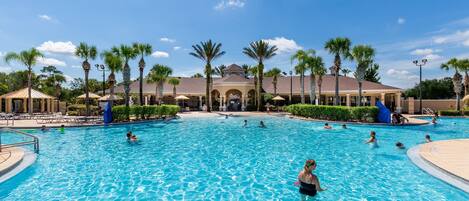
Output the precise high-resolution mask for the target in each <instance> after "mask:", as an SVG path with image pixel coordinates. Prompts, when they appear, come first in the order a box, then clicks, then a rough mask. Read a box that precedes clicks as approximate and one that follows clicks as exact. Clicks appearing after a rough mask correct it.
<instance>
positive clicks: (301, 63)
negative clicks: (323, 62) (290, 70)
mask: <svg viewBox="0 0 469 201" xmlns="http://www.w3.org/2000/svg"><path fill="white" fill-rule="evenodd" d="M315 54H316V51H314V50H312V49H310V50H298V51H296V53H295V54H294V55H292V56H291V58H290V62H291V63H293V61H294V60H297V61H298V64H297V65H296V66H295V73H296V74H299V75H300V96H301V103H302V104H304V103H305V72H306V70H307V69H308V68H309V66H308V62H307V60H308V59H310V58H311V57H314V56H315ZM311 98H312V97H310V99H311Z"/></svg>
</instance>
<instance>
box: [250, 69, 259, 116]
mask: <svg viewBox="0 0 469 201" xmlns="http://www.w3.org/2000/svg"><path fill="white" fill-rule="evenodd" d="M257 70H258V68H257V66H251V67H249V70H248V72H249V74H251V75H252V77H253V80H254V89H256V90H257V85H258V84H259V77H257V76H258V74H257ZM254 104H255V105H256V107H257V91H256V93H254Z"/></svg>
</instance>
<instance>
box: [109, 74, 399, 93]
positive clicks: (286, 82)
mask: <svg viewBox="0 0 469 201" xmlns="http://www.w3.org/2000/svg"><path fill="white" fill-rule="evenodd" d="M179 79H180V83H179V85H177V86H176V91H177V94H184V95H188V96H190V95H203V94H205V85H206V80H205V78H203V77H202V78H189V77H181V78H179ZM322 79H323V82H322V89H321V91H322V93H333V92H334V91H335V78H334V76H332V75H325V76H323V78H322ZM168 80H169V79H168ZM292 81H293V82H292V84H293V85H292V89H293V90H292V91H293V94H299V93H300V77H299V76H293V77H292ZM309 81H310V77H309V76H306V77H305V93H307V92H309V86H310V83H309ZM316 81H317V79H316ZM143 83H144V84H143V93H145V94H155V93H156V84H155V83H147V82H146V80H144V81H143ZM213 83H214V86H216V85H220V84H223V83H230V84H233V83H239V84H253V85H254V79H253V78H245V77H244V76H239V75H231V76H226V77H223V78H213ZM362 83H363V84H362V89H363V92H378V91H379V92H386V91H394V92H397V91H401V90H402V89H400V88H397V87H392V86H388V85H384V84H380V83H374V82H369V81H363V82H362ZM262 85H263V89H264V90H265V91H266V92H267V93H273V92H274V86H273V84H272V77H264V80H263V82H262ZM130 88H131V91H130V93H133V94H138V93H139V83H138V80H137V81H134V82H132V84H131V85H130ZM316 90H318V88H317V87H316ZM339 90H340V92H341V93H348V92H352V93H353V92H356V91H357V90H358V83H357V80H356V79H355V78H352V77H344V76H339ZM115 92H116V93H123V92H124V90H123V86H122V85H119V86H116V88H115ZM172 93H173V86H172V85H170V84H168V83H164V86H163V94H165V95H171V94H172ZM277 93H279V94H285V95H286V94H289V93H290V77H289V76H288V77H278V79H277Z"/></svg>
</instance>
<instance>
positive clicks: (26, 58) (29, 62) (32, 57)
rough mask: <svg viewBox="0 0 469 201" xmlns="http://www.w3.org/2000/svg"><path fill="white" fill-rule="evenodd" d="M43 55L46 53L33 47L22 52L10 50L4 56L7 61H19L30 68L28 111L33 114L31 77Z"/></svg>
mask: <svg viewBox="0 0 469 201" xmlns="http://www.w3.org/2000/svg"><path fill="white" fill-rule="evenodd" d="M42 57H44V55H43V54H42V53H41V52H39V51H38V50H36V49H35V48H31V49H29V50H24V51H21V52H20V53H15V52H8V53H7V54H6V55H5V58H4V60H5V62H6V63H10V62H11V61H17V62H18V63H21V64H23V65H25V66H26V67H27V68H28V113H29V114H30V115H32V114H33V99H32V98H31V88H32V83H31V77H32V74H33V66H35V65H36V63H37V60H38V59H39V58H42Z"/></svg>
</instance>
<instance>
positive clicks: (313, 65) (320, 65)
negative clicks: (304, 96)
mask: <svg viewBox="0 0 469 201" xmlns="http://www.w3.org/2000/svg"><path fill="white" fill-rule="evenodd" d="M307 63H308V67H309V68H308V70H309V71H310V72H311V73H310V78H309V81H310V82H309V89H310V90H309V97H310V103H311V104H315V103H316V104H317V103H318V101H317V97H316V76H318V75H321V73H322V71H323V70H325V68H324V62H323V61H322V58H321V57H320V56H314V57H310V58H309V59H308V60H307Z"/></svg>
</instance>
